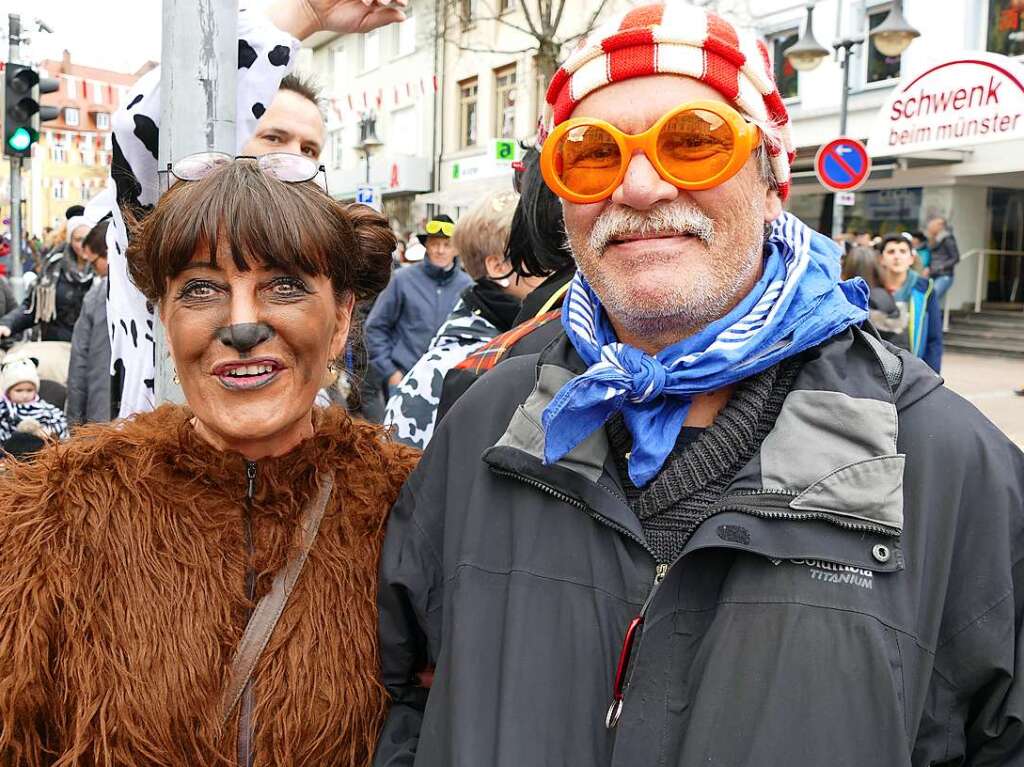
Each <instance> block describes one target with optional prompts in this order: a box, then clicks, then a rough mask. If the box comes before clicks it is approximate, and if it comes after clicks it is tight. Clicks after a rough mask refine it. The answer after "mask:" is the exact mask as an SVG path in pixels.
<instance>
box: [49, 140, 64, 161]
mask: <svg viewBox="0 0 1024 767" xmlns="http://www.w3.org/2000/svg"><path fill="white" fill-rule="evenodd" d="M50 159H51V160H52V161H53V162H55V163H65V162H67V161H68V140H67V136H66V134H62V133H54V134H53V139H52V140H51V141H50Z"/></svg>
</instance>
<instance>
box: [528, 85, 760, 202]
mask: <svg viewBox="0 0 1024 767" xmlns="http://www.w3.org/2000/svg"><path fill="white" fill-rule="evenodd" d="M760 140H761V131H760V130H759V129H758V127H757V126H756V125H752V124H751V123H749V122H747V121H746V120H745V119H744V118H743V117H742V116H741V115H740V113H739V112H737V111H736V110H735V109H733V108H732V107H730V106H729V105H728V104H724V103H721V102H718V101H692V102H689V103H687V104H683V105H681V106H679V107H676V108H675V109H673V110H672V111H670V112H668V113H667V114H666V115H664V116H663V117H661V118H660V119H659V120H658V121H657V122H656V123H655V124H654V125H652V126H651V127H650V128H649V129H647V130H646V131H644V132H643V133H635V134H633V133H623V132H622V131H621V130H619V129H618V128H616V127H615V126H614V125H612V124H611V123H608V122H605V121H604V120H598V119H596V118H592V117H577V118H573V119H571V120H567V121H566V122H564V123H561V124H560V125H558V126H557V127H556V128H555V129H554V130H553V131H552V132H551V133H550V135H549V136H548V137H547V139H546V140H545V141H544V147H543V149H542V150H541V156H540V169H541V174H542V175H543V176H544V180H545V181H546V182H547V185H548V186H549V187H550V188H551V191H553V192H554V193H555V194H557V195H558V196H559V197H561V198H562V199H564V200H567V201H569V202H574V203H580V204H585V203H593V202H600V201H601V200H605V199H607V198H609V197H611V196H612V193H614V192H615V190H616V188H618V186H619V185H620V184H621V183H622V180H623V179H624V178H625V176H626V170H627V169H628V168H629V163H630V161H631V160H632V158H633V155H634V154H635V153H636V152H637V151H642V152H643V153H644V155H646V157H647V159H648V160H649V161H650V163H651V165H653V166H654V169H655V170H656V171H657V172H658V175H660V176H661V177H662V178H663V179H665V180H666V181H668V182H669V183H670V184H673V185H675V186H676V187H678V188H679V189H684V190H701V189H710V188H711V187H714V186H718V185H719V184H723V183H725V182H726V181H728V180H729V179H730V178H732V177H733V176H734V175H736V173H737V172H738V171H739V170H740V168H742V167H743V165H744V164H745V163H746V162H747V159H748V158H749V157H750V153H751V152H752V151H753V150H754V148H755V147H756V146H757V145H758V143H759V142H760Z"/></svg>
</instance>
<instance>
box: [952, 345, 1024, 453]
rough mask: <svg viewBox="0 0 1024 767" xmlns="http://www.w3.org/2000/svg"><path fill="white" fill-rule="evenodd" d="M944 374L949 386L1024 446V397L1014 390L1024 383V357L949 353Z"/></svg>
mask: <svg viewBox="0 0 1024 767" xmlns="http://www.w3.org/2000/svg"><path fill="white" fill-rule="evenodd" d="M942 376H943V378H945V379H946V385H947V386H948V387H949V388H951V389H952V390H953V391H955V392H956V393H957V394H959V395H961V396H962V397H965V398H966V399H968V400H970V401H971V402H972V403H973V404H974V406H975V407H977V408H978V409H979V410H981V412H983V413H984V414H985V415H986V416H988V417H989V418H990V419H991V420H992V421H993V422H994V423H995V424H996V425H997V426H999V428H1000V429H1002V430H1003V431H1004V432H1006V434H1007V435H1009V437H1010V439H1012V440H1014V441H1015V442H1016V443H1017V444H1018V445H1020V446H1021V447H1024V397H1018V396H1016V395H1015V394H1014V393H1013V390H1014V389H1015V388H1017V387H1019V386H1024V360H1014V359H1001V358H998V357H980V356H974V355H970V354H945V355H943V357H942Z"/></svg>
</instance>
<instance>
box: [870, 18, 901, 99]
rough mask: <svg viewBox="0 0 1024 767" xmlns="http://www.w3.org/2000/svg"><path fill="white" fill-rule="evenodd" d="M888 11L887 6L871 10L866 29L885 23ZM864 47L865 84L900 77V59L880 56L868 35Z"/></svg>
mask: <svg viewBox="0 0 1024 767" xmlns="http://www.w3.org/2000/svg"><path fill="white" fill-rule="evenodd" d="M890 10H892V9H891V8H890V7H889V6H887V5H884V6H882V7H880V8H872V9H871V11H870V12H869V13H868V29H874V28H875V27H877V26H878V25H879V24H881V23H882V22H883V21H885V17H886V16H888V15H889V11H890ZM866 45H867V50H868V74H867V82H869V83H880V82H884V81H886V80H896V79H898V78H899V76H900V57H899V56H884V55H882V53H881V52H880V51H879V50H878V48H876V47H875V41H874V40H873V39H871V37H870V35H869V36H868V41H867V43H866Z"/></svg>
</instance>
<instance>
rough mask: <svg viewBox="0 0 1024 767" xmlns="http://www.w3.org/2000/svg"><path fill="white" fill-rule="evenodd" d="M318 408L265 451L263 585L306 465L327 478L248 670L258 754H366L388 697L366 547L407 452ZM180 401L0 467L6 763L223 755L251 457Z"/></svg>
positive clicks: (310, 478)
mask: <svg viewBox="0 0 1024 767" xmlns="http://www.w3.org/2000/svg"><path fill="white" fill-rule="evenodd" d="M317 414H318V415H317V419H318V422H317V429H316V434H315V436H314V437H313V438H311V439H309V440H307V441H306V442H304V443H302V444H301V445H300V446H299V447H297V448H296V449H295V450H293V451H292V452H291V453H289V454H288V455H286V456H284V457H281V458H276V459H267V460H265V461H260V462H259V463H258V476H257V484H256V492H255V495H254V502H253V511H252V526H253V540H254V544H255V551H256V553H255V568H256V572H257V573H259V574H260V575H259V579H258V585H257V592H256V593H257V598H259V597H261V596H262V595H263V594H265V593H266V592H267V591H268V590H269V587H270V583H271V581H272V579H273V576H274V573H275V572H276V571H277V570H278V569H279V568H280V567H281V566H282V565H283V564H284V562H285V561H286V559H287V557H288V553H289V547H290V546H291V545H293V544H294V542H295V537H294V533H295V529H296V525H297V521H298V518H299V516H300V515H301V513H302V510H303V508H304V506H305V504H306V502H307V500H308V499H309V498H310V497H311V496H312V495H313V494H314V492H315V491H316V486H317V475H318V473H320V472H324V471H333V472H334V473H335V489H334V493H333V496H332V499H331V502H330V504H329V505H328V507H327V511H326V514H325V515H324V519H323V523H322V525H321V528H320V534H319V537H318V538H317V540H316V544H315V546H314V548H313V550H312V552H311V553H310V556H309V559H308V561H307V563H306V567H305V570H304V571H303V573H302V576H301V577H300V579H299V582H298V584H297V585H296V587H295V590H294V592H293V593H292V597H291V601H290V602H289V603H288V606H287V608H286V609H285V612H284V613H283V615H282V617H281V620H280V622H279V623H278V626H277V628H276V630H275V632H274V635H273V637H272V638H271V641H270V643H269V645H268V646H267V649H266V651H265V652H264V654H263V656H262V658H261V660H260V662H259V664H258V665H257V667H256V672H255V675H254V679H255V682H254V690H255V712H254V730H255V752H256V764H257V765H343V766H348V765H353V766H355V765H368V764H370V761H371V759H372V754H373V750H374V747H375V745H376V739H377V734H378V732H379V727H380V725H381V723H382V719H383V716H384V713H385V709H386V693H385V691H384V689H383V687H382V685H381V684H380V682H379V681H378V658H377V639H376V637H377V609H376V588H377V560H378V555H379V551H380V545H381V542H382V538H383V532H384V522H385V518H386V515H387V511H388V509H389V508H390V506H391V504H392V502H393V501H394V500H395V497H396V496H397V494H398V490H399V488H400V487H401V485H402V482H403V481H404V480H405V477H406V475H407V474H408V473H409V471H410V470H411V468H412V465H413V463H414V462H415V460H416V454H415V453H414V452H413V451H411V450H409V449H408V448H404V447H401V446H399V445H395V444H390V443H387V442H385V441H384V440H383V439H382V436H381V431H380V430H379V429H378V428H376V427H373V426H369V425H367V424H361V423H356V422H353V421H351V420H350V419H349V417H348V416H347V415H346V414H344V413H343V412H342V411H340V410H336V409H335V410H328V411H317ZM188 417H189V416H188V413H187V411H186V410H185V409H183V408H178V407H171V406H167V407H163V408H161V409H159V410H157V411H156V412H154V413H150V414H148V415H144V416H140V417H138V418H137V419H135V420H134V421H132V422H130V423H127V424H124V425H123V426H122V427H121V428H117V427H91V428H89V429H85V430H83V431H82V432H81V433H80V434H81V436H79V437H77V438H76V439H74V440H72V441H71V442H68V443H65V444H63V445H58V446H56V447H53V448H50V449H48V450H47V451H45V452H44V453H42V454H41V456H40V458H39V459H38V460H37V461H35V462H34V463H32V464H29V465H23V466H19V467H18V468H16V469H15V470H14V471H12V472H11V473H9V474H8V475H7V476H6V477H4V478H2V479H0V764H2V765H32V766H33V767H34V766H35V765H61V767H64V766H65V765H110V766H111V767H114V766H116V767H121V766H122V765H124V766H127V765H134V766H135V767H139V766H140V765H175V766H181V767H184V766H185V765H190V766H192V765H222V764H223V765H231V764H233V763H234V749H235V737H236V731H237V723H236V722H233V723H232V724H231V726H230V727H229V728H228V729H227V730H226V731H225V735H224V736H223V737H222V738H219V737H218V717H219V712H218V708H219V699H220V696H221V694H222V691H223V688H224V685H225V681H226V677H227V673H228V668H229V666H230V663H231V658H232V656H233V654H234V651H235V648H236V646H237V644H238V640H239V638H240V637H241V634H242V631H243V629H244V627H245V623H246V609H247V607H248V606H249V603H248V601H247V599H246V591H245V574H246V567H247V553H246V545H245V541H244V533H243V518H244V517H243V515H244V514H245V511H244V509H245V495H246V485H247V482H246V469H245V462H244V460H243V459H242V457H241V456H240V455H237V454H230V453H221V452H218V451H216V450H214V449H213V448H211V447H210V446H208V445H207V444H206V443H205V442H203V441H202V440H201V439H199V438H198V437H197V436H196V434H195V432H194V430H193V429H192V427H191V426H190V425H189V423H188ZM236 719H237V714H236Z"/></svg>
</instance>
